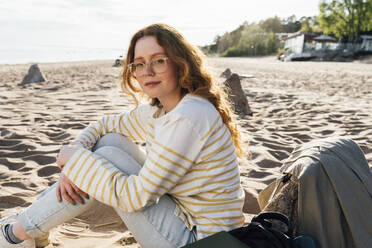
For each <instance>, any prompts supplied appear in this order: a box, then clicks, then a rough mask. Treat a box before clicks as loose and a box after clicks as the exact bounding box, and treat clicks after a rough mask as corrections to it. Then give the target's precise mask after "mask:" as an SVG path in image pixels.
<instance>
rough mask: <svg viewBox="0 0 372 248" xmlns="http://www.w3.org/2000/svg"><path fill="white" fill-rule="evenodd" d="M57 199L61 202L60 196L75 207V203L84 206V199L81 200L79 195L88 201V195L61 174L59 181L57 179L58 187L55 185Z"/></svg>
mask: <svg viewBox="0 0 372 248" xmlns="http://www.w3.org/2000/svg"><path fill="white" fill-rule="evenodd" d="M56 192H57V199H58V201H60V202H61V201H62V196H63V198H64V199H65V200H66V201H67V202H69V203H71V204H73V205H75V201H74V200H76V201H78V202H80V203H82V204H84V199H83V198H81V196H80V195H82V196H84V197H85V198H87V199H89V195H88V194H87V193H85V192H84V191H82V190H81V189H79V188H78V187H77V186H76V185H75V184H74V183H73V182H71V181H70V179H68V178H67V177H66V175H65V174H63V173H61V175H60V177H59V179H58V185H57V190H56Z"/></svg>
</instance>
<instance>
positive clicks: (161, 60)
mask: <svg viewBox="0 0 372 248" xmlns="http://www.w3.org/2000/svg"><path fill="white" fill-rule="evenodd" d="M164 63H165V59H164V58H160V59H156V60H155V61H154V64H159V65H161V64H164Z"/></svg>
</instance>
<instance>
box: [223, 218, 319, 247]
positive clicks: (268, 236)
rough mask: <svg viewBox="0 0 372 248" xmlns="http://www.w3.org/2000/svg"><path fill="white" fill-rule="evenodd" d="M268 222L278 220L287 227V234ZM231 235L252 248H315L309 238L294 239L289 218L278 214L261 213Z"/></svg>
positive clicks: (231, 232)
mask: <svg viewBox="0 0 372 248" xmlns="http://www.w3.org/2000/svg"><path fill="white" fill-rule="evenodd" d="M268 220H278V221H280V222H282V223H284V224H285V225H286V227H287V230H286V232H284V233H283V232H281V231H279V230H278V229H276V228H274V227H273V226H272V223H271V222H269V221H268ZM229 233H230V234H231V235H233V236H234V237H235V238H237V239H239V240H240V241H242V242H243V243H245V244H247V245H248V246H249V247H251V248H298V247H315V245H314V243H313V242H312V240H311V238H309V237H304V238H303V240H302V241H301V240H300V239H301V238H296V239H294V238H293V229H292V226H291V223H290V221H289V219H288V217H287V216H285V215H283V214H281V213H276V212H266V213H265V212H264V213H260V214H259V215H257V216H255V217H253V219H252V221H251V223H250V224H249V225H248V226H245V227H240V228H237V229H234V230H232V231H230V232H229ZM304 239H305V241H304ZM305 243H306V244H305ZM304 244H305V245H304Z"/></svg>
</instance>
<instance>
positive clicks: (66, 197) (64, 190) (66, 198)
mask: <svg viewBox="0 0 372 248" xmlns="http://www.w3.org/2000/svg"><path fill="white" fill-rule="evenodd" d="M61 193H62V196H63V198H64V199H65V200H66V201H67V202H69V203H71V204H72V205H75V201H74V200H73V199H72V198H71V197H70V195H69V193H68V192H67V189H66V186H65V185H61Z"/></svg>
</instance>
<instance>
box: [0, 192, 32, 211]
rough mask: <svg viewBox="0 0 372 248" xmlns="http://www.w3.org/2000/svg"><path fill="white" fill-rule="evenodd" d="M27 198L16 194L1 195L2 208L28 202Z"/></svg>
mask: <svg viewBox="0 0 372 248" xmlns="http://www.w3.org/2000/svg"><path fill="white" fill-rule="evenodd" d="M26 203H28V202H26V201H25V200H23V199H22V198H20V197H16V196H10V195H9V196H0V209H2V208H14V207H18V206H22V205H24V204H26Z"/></svg>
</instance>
